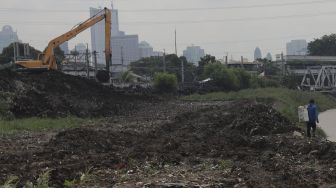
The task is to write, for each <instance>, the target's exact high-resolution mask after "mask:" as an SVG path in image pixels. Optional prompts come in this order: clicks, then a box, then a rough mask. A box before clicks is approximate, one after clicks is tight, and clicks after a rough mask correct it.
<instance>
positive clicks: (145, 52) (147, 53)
mask: <svg viewBox="0 0 336 188" xmlns="http://www.w3.org/2000/svg"><path fill="white" fill-rule="evenodd" d="M153 53H154V50H153V47H151V46H150V45H149V44H148V42H146V41H142V42H140V44H139V56H140V58H144V57H151V56H153V55H154V54H153Z"/></svg>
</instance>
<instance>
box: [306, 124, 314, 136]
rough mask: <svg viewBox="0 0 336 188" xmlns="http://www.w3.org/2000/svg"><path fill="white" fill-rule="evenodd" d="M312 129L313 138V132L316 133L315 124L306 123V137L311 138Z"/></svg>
mask: <svg viewBox="0 0 336 188" xmlns="http://www.w3.org/2000/svg"><path fill="white" fill-rule="evenodd" d="M312 129H313V137H315V131H316V123H315V122H307V136H308V137H309V138H310V137H311V133H310V132H311V130H312Z"/></svg>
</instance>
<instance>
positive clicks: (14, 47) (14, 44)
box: [13, 43, 17, 62]
mask: <svg viewBox="0 0 336 188" xmlns="http://www.w3.org/2000/svg"><path fill="white" fill-rule="evenodd" d="M13 49H14V54H13V55H14V56H13V58H14V62H15V61H16V60H17V59H16V43H13Z"/></svg>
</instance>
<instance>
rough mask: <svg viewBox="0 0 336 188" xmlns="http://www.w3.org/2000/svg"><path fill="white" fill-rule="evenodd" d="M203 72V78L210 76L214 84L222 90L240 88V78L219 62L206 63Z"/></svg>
mask: <svg viewBox="0 0 336 188" xmlns="http://www.w3.org/2000/svg"><path fill="white" fill-rule="evenodd" d="M203 74H204V77H205V78H211V79H212V81H213V82H214V83H215V85H216V86H218V87H220V88H222V89H223V90H226V91H229V90H237V89H239V88H240V80H239V78H238V76H237V75H236V74H235V71H234V70H233V69H229V68H227V67H226V66H225V65H222V64H220V63H213V64H208V65H206V66H205V69H204V73H203Z"/></svg>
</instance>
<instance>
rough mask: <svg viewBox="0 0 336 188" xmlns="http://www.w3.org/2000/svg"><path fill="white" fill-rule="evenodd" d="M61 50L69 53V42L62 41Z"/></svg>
mask: <svg viewBox="0 0 336 188" xmlns="http://www.w3.org/2000/svg"><path fill="white" fill-rule="evenodd" d="M60 48H61V50H62V51H63V52H64V54H69V53H70V51H69V43H68V42H64V43H63V44H61V45H60Z"/></svg>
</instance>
